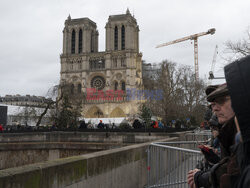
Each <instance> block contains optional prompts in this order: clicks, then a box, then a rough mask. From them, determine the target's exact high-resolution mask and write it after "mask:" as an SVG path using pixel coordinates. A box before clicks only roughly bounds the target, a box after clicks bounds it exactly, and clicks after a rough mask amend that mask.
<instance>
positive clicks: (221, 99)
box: [188, 84, 238, 187]
mask: <svg viewBox="0 0 250 188" xmlns="http://www.w3.org/2000/svg"><path fill="white" fill-rule="evenodd" d="M208 89H209V91H207V90H206V94H207V101H208V102H211V107H212V111H213V112H214V113H215V115H216V116H217V118H218V122H219V124H221V125H222V126H221V128H220V129H219V135H218V139H219V141H220V148H221V160H220V161H219V162H218V163H217V164H215V165H213V167H212V168H211V169H210V170H209V171H206V172H204V171H200V170H199V169H194V170H191V171H189V173H188V184H189V185H190V187H212V186H213V187H220V186H221V187H225V186H224V184H225V183H227V182H225V180H224V179H223V177H222V176H223V175H224V174H226V173H227V165H228V161H230V160H229V158H230V156H231V150H230V147H231V146H233V144H234V140H235V139H234V138H235V135H236V132H237V130H236V127H235V124H234V115H235V114H234V111H233V109H232V107H231V99H230V96H229V92H228V88H227V85H226V84H222V85H220V86H216V87H208ZM232 171H233V172H235V173H238V172H237V167H235V169H233V170H232Z"/></svg>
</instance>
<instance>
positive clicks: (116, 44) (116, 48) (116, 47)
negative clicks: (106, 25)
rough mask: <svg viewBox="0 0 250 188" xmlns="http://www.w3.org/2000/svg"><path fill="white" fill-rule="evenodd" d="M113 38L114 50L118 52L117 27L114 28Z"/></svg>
mask: <svg viewBox="0 0 250 188" xmlns="http://www.w3.org/2000/svg"><path fill="white" fill-rule="evenodd" d="M114 35H115V36H114V37H115V40H114V42H115V44H114V45H115V50H118V27H117V26H115V33H114Z"/></svg>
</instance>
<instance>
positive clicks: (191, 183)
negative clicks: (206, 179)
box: [187, 168, 200, 188]
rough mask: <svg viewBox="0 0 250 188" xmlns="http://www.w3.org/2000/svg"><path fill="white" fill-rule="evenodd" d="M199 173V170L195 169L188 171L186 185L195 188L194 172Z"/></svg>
mask: <svg viewBox="0 0 250 188" xmlns="http://www.w3.org/2000/svg"><path fill="white" fill-rule="evenodd" d="M198 171H200V170H199V169H197V168H195V169H194V170H190V171H189V172H188V176H187V180H188V185H189V186H190V187H191V188H195V183H194V175H195V173H196V172H198Z"/></svg>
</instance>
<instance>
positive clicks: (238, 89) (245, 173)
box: [224, 55, 250, 188]
mask: <svg viewBox="0 0 250 188" xmlns="http://www.w3.org/2000/svg"><path fill="white" fill-rule="evenodd" d="M224 71H225V77H226V81H227V85H228V89H229V94H230V96H231V100H232V107H233V109H234V112H235V114H236V117H237V119H238V122H239V126H240V130H241V136H242V139H243V143H240V147H238V148H239V149H238V151H237V156H238V164H240V167H241V168H240V170H241V175H240V179H239V183H238V187H241V188H242V187H243V188H245V187H250V115H249V114H250V84H249V83H250V55H248V56H246V57H244V58H242V59H239V60H237V61H235V62H233V63H231V64H229V65H227V66H226V67H225V68H224Z"/></svg>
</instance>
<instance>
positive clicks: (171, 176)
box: [145, 133, 211, 188]
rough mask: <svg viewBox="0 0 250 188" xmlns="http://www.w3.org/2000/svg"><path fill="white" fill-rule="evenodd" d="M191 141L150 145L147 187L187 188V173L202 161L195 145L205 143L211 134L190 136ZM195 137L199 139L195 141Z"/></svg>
mask: <svg viewBox="0 0 250 188" xmlns="http://www.w3.org/2000/svg"><path fill="white" fill-rule="evenodd" d="M188 136H191V137H192V138H193V140H192V141H177V142H158V143H152V144H150V146H149V147H148V149H147V156H148V158H147V160H148V161H147V170H148V177H147V185H146V186H145V187H146V188H153V187H188V184H187V173H188V171H189V170H192V169H194V168H196V165H197V164H198V163H199V162H200V161H202V160H203V155H202V153H201V152H200V150H199V149H198V147H197V145H198V144H201V143H207V138H210V137H211V133H210V134H209V133H205V134H201V133H200V134H196V133H194V134H190V135H188ZM196 136H199V137H200V138H201V139H199V141H198V140H197V138H196ZM186 138H187V137H186Z"/></svg>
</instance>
